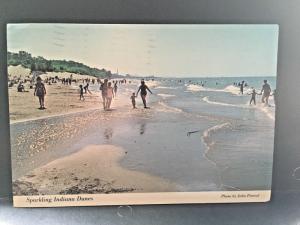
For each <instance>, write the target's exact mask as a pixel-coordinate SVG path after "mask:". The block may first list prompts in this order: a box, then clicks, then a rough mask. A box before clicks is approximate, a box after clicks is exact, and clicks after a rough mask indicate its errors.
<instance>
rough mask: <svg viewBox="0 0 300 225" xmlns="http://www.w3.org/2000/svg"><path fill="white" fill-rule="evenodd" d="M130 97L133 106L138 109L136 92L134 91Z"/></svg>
mask: <svg viewBox="0 0 300 225" xmlns="http://www.w3.org/2000/svg"><path fill="white" fill-rule="evenodd" d="M130 98H131V103H132V108H133V109H136V107H135V98H136V95H135V93H134V92H133V93H132V95H131V97H130Z"/></svg>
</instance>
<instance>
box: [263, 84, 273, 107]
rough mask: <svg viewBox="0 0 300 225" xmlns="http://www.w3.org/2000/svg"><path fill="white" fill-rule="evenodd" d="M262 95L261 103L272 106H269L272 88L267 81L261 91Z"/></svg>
mask: <svg viewBox="0 0 300 225" xmlns="http://www.w3.org/2000/svg"><path fill="white" fill-rule="evenodd" d="M261 94H262V98H261V102H262V103H265V106H270V105H269V97H270V94H271V87H270V85H269V84H268V81H267V80H264V84H263V86H262V89H261Z"/></svg>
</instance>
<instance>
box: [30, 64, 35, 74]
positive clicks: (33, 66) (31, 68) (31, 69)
mask: <svg viewBox="0 0 300 225" xmlns="http://www.w3.org/2000/svg"><path fill="white" fill-rule="evenodd" d="M30 71H31V73H32V72H33V71H36V66H35V63H31V65H30Z"/></svg>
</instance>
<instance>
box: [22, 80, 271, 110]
mask: <svg viewBox="0 0 300 225" xmlns="http://www.w3.org/2000/svg"><path fill="white" fill-rule="evenodd" d="M70 81H71V82H70ZM84 81H85V82H86V83H85V85H83V84H80V85H79V99H80V100H82V101H84V100H85V97H84V94H86V93H87V92H89V93H91V92H90V91H89V80H84ZM62 82H63V83H65V84H69V85H70V83H72V77H70V79H65V80H64V81H62ZM126 82H127V81H126V79H122V80H112V81H109V80H108V79H107V78H106V79H104V81H103V82H102V81H101V79H97V83H99V84H100V92H101V96H102V101H103V109H104V110H108V111H109V110H111V103H112V99H113V98H114V97H116V96H117V91H118V84H126ZM129 83H131V82H129ZM234 85H235V86H239V88H240V94H244V87H246V86H248V84H247V83H246V82H245V81H242V82H239V83H234ZM17 89H18V92H23V91H24V85H23V84H22V83H21V82H20V84H19V85H18V87H17ZM148 92H150V93H151V94H152V91H151V90H150V89H149V87H148V86H147V85H146V84H145V80H144V79H142V80H141V84H140V86H139V88H138V90H137V92H136V93H135V92H133V93H132V95H131V96H130V99H131V104H132V108H133V109H135V108H136V98H137V96H138V94H139V93H140V96H141V99H142V102H143V106H144V108H145V109H147V108H149V107H148V106H147V101H146V97H147V93H148ZM247 94H248V95H251V98H250V101H249V104H250V105H252V103H253V104H254V105H256V96H257V95H262V98H261V102H262V103H264V104H265V106H270V105H269V97H270V96H274V104H275V105H276V89H275V90H273V93H272V90H271V87H270V85H269V84H268V81H267V80H264V83H263V85H262V89H261V91H260V93H259V92H257V91H256V90H255V88H253V87H252V88H251V92H248V93H247ZM45 95H46V88H45V85H44V83H43V82H42V79H41V77H39V76H37V78H36V84H35V88H34V96H37V97H38V98H39V104H40V107H39V109H46V108H45Z"/></svg>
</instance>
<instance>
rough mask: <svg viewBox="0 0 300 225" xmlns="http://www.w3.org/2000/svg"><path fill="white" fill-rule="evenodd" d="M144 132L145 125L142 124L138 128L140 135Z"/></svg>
mask: <svg viewBox="0 0 300 225" xmlns="http://www.w3.org/2000/svg"><path fill="white" fill-rule="evenodd" d="M145 131H146V124H145V123H142V124H141V127H140V135H143V134H144V133H145Z"/></svg>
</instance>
